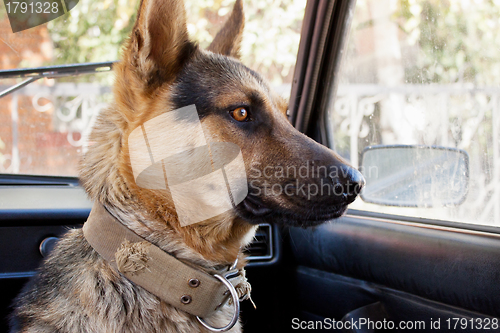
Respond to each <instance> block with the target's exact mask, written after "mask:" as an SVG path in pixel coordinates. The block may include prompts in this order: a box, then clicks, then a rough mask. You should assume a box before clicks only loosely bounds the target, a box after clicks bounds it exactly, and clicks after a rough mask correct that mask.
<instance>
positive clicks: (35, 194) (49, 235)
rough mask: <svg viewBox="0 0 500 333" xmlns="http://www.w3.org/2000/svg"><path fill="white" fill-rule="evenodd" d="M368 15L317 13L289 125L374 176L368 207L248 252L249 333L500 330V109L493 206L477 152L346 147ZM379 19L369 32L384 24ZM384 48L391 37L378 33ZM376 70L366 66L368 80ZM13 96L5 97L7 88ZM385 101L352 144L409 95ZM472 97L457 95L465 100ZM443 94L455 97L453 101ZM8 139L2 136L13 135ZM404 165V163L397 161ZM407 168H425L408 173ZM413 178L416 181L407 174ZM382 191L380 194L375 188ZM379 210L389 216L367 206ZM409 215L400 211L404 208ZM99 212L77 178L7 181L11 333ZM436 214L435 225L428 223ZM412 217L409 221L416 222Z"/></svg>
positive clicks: (283, 232) (1, 235)
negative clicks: (32, 284)
mask: <svg viewBox="0 0 500 333" xmlns="http://www.w3.org/2000/svg"><path fill="white" fill-rule="evenodd" d="M384 1H385V0H384ZM389 2H390V1H388V2H387V3H389ZM410 2H411V1H410ZM364 4H365V2H364V1H360V0H358V1H357V2H356V1H354V0H336V1H329V0H309V1H307V4H306V6H305V10H304V18H303V23H302V28H301V36H300V43H299V48H298V54H297V58H296V65H295V72H294V74H293V81H292V86H291V95H290V104H289V119H290V122H291V123H292V124H293V125H294V126H295V127H296V128H297V129H298V130H299V131H301V132H303V133H305V134H307V135H308V136H310V137H311V138H313V139H314V140H316V141H318V142H319V143H321V144H323V145H325V146H328V147H330V148H334V149H336V150H337V151H338V152H339V153H340V154H341V155H342V156H343V157H345V158H346V159H350V161H351V163H352V164H353V165H355V166H356V167H358V168H359V167H361V166H363V167H366V169H364V170H362V173H363V174H364V175H365V178H366V179H367V187H366V189H365V190H364V192H363V193H362V198H358V199H357V201H356V203H357V202H358V201H359V202H361V203H360V204H358V205H353V206H352V207H351V208H350V209H349V210H348V212H347V214H346V215H345V216H343V217H341V218H339V219H336V220H334V221H329V222H327V223H324V224H322V225H319V226H316V227H312V228H300V227H289V228H283V227H280V226H279V223H277V224H262V225H260V227H259V229H258V232H257V235H256V237H255V239H254V240H253V242H252V243H251V245H250V246H249V247H248V248H247V249H246V250H245V252H246V253H247V254H248V255H249V264H248V266H247V269H246V270H247V277H248V279H249V281H250V283H251V285H252V299H253V301H254V302H255V305H256V308H255V309H254V308H253V306H252V304H251V303H250V302H242V304H241V306H242V311H241V321H242V324H243V329H244V332H246V333H251V332H288V331H297V330H306V329H308V330H313V331H318V332H320V331H328V332H387V331H394V332H399V331H407V330H409V331H411V330H416V331H420V332H433V331H439V332H500V327H499V326H498V317H499V316H500V297H498V295H500V283H499V277H500V229H499V226H500V224H499V223H500V220H498V218H499V215H495V214H500V213H498V206H500V201H499V200H500V194H499V190H498V189H499V188H500V159H499V154H500V149H499V145H500V144H499V142H500V134H499V129H500V121H499V119H500V114H499V109H498V108H493V109H492V111H487V112H486V113H485V116H484V117H483V118H482V119H483V120H482V121H486V120H485V119H490V118H491V119H492V120H491V121H492V122H491V124H490V125H488V126H490V127H488V128H490V130H489V131H490V132H488V133H491V138H490V139H488V140H490V141H488V142H489V143H488V147H490V148H491V149H490V148H488V150H487V152H488V154H493V155H492V156H493V157H492V159H493V160H494V163H496V164H494V166H492V167H491V174H490V175H489V176H488V177H489V178H488V177H487V180H490V181H491V182H490V184H492V185H491V186H490V188H489V191H490V192H488V194H487V195H485V196H483V197H481V198H479V197H480V195H479V194H478V193H479V192H478V191H477V188H476V185H475V183H478V182H481V181H483V180H484V179H483V180H480V179H479V177H478V173H477V172H475V171H474V170H476V169H474V168H476V167H477V163H479V162H477V161H474V158H475V156H476V155H474V154H475V153H474V152H473V149H472V148H470V149H469V148H467V146H464V145H460V144H453V143H452V142H451V140H449V141H448V144H444V143H443V142H442V141H433V142H432V141H431V142H430V143H429V141H425V140H424V141H421V142H410V144H406V142H405V141H401V142H398V141H397V140H396V142H389V141H384V140H382V139H380V138H381V137H382V136H380V137H377V138H378V139H373V140H372V141H370V142H369V143H368V144H365V143H366V142H365V141H363V140H362V139H360V137H355V138H354V139H353V138H352V137H348V136H346V139H345V140H344V141H341V140H339V134H338V133H340V132H339V131H340V130H339V131H336V129H339V128H341V126H340V123H341V122H340V121H338V122H337V123H336V124H335V125H334V126H335V127H334V128H333V130H332V125H331V124H332V123H333V122H334V121H333V120H332V119H341V118H335V117H336V116H332V112H334V111H335V110H337V111H338V110H340V111H338V112H339V113H340V114H342V112H343V111H342V110H343V109H342V105H341V104H340V102H339V103H337V104H335V101H339V100H340V98H344V99H346V98H351V97H352V96H358V95H359V96H361V95H362V94H361V93H359V94H358V95H356V94H355V93H352V94H351V95H349V94H344V93H343V90H342V89H346V88H345V85H344V84H345V82H346V79H345V78H344V76H343V74H342V73H343V71H345V67H344V66H346V64H347V63H348V62H349V59H346V58H349V56H346V54H347V55H349V54H350V53H349V52H351V51H349V50H350V48H349V45H352V43H353V42H352V40H353V38H354V37H355V36H357V35H355V34H354V32H352V29H354V28H353V27H358V28H359V27H360V24H358V23H359V22H358V21H356V20H358V19H357V18H356V17H357V16H356V15H357V14H356V13H357V12H356V11H357V10H358V7H359V6H363V5H364ZM372 6H374V5H373V4H372ZM436 6H438V5H436ZM360 10H362V9H360ZM365 21H366V20H365ZM375 21H376V20H372V21H369V22H371V23H370V24H372V25H375V24H376V23H373V22H375ZM359 29H361V28H359ZM374 29H375V28H374ZM375 30H376V29H375ZM422 34H423V33H422ZM353 36H354V37H353ZM374 36H378V35H377V33H376V32H375V34H374ZM360 38H361V37H360ZM367 38H368V37H367ZM350 43H351V44H350ZM112 67H113V62H107V63H97V64H84V65H74V66H66V67H64V66H53V67H50V68H35V69H23V70H19V69H10V70H0V79H6V78H17V79H23V80H26V79H27V80H30V78H37V79H40V78H43V77H70V76H72V75H75V73H79V74H82V73H94V72H96V71H102V70H103V68H104V70H111V71H112ZM363 68H364V67H363V66H361V65H360V66H359V68H358V69H357V70H359V71H362V70H363ZM23 82H25V81H23ZM0 83H1V82H0ZM29 83H31V82H29ZM388 86H390V85H388ZM1 87H2V89H0V91H2V90H4V89H3V88H6V86H1ZM21 88H22V86H21V87H19V88H18V89H21ZM361 88H365V89H368V90H369V89H371V88H370V87H367V86H363V87H361ZM361 88H359V89H361ZM373 89H375V88H373ZM384 89H386V90H380V91H378V90H377V91H375V90H374V91H373V92H372V93H371V95H370V96H368V95H367V96H368V97H369V98H371V99H372V100H373V99H375V100H374V101H372V102H370V103H371V104H369V106H367V107H365V108H364V109H362V107H361V106H359V105H361V103H362V102H363V101H365V102H366V100H368V98H365V99H364V100H362V99H361V97H360V99H358V100H357V103H358V104H357V105H358V106H359V110H361V113H360V115H359V117H360V118H356V114H350V115H347V116H345V119H350V121H351V123H350V126H351V127H350V128H347V127H346V128H347V129H344V130H345V131H347V133H351V132H352V128H354V121H355V120H356V119H360V120H359V126H358V127H359V128H360V129H361V130H360V132H362V129H363V126H364V125H363V124H364V122H366V121H369V119H372V118H371V117H372V116H371V115H372V114H377V115H378V116H375V118H376V117H382V116H381V111H380V110H382V109H383V108H384V107H385V106H384V105H386V104H387V103H390V102H391V98H392V97H391V96H396V93H393V92H389V90H387V89H389V88H384ZM398 89H400V90H398V91H399V92H400V93H401V94H406V95H405V96H407V97H405V99H404V101H405V103H409V102H411V100H412V98H413V97H412V96H414V94H413V93H407V92H405V90H404V89H409V88H398ZM443 89H444V88H443ZM461 89H462V88H461ZM463 89H465V88H463ZM464 91H465V90H464ZM464 91H462V90H460V91H459V92H458V93H457V94H458V95H464V94H465V92H464ZM474 93H479V94H480V93H484V94H486V95H487V96H489V97H487V98H488V101H490V100H493V99H494V98H496V97H491V96H495V95H494V93H493V92H491V93H490V92H488V91H486V90H481V91H479V90H477V91H475V92H473V93H472V94H474ZM412 94H413V95H412ZM422 94H424V93H422ZM439 94H446V90H442V91H441V92H439ZM439 94H437V93H436V94H435V95H439ZM488 94H489V95H488ZM4 95H5V96H7V94H6V93H5V91H4V92H3V93H2V92H0V96H2V97H0V103H2V102H1V101H2V99H3V100H6V97H3V96H4ZM345 96H347V97H345ZM350 96H351V97H350ZM381 96H389V97H387V98H386V97H381ZM439 96H441V95H439ZM384 98H385V99H384ZM346 100H347V99H346ZM394 100H397V96H396V97H394ZM351 101H352V98H351ZM495 101H496V99H495ZM349 103H350V102H346V104H345V105H349ZM366 103H368V102H366ZM384 103H385V104H384ZM432 103H434V102H432ZM436 103H437V102H436ZM492 103H493V102H492ZM334 104H335V106H334ZM366 105H368V104H366ZM370 105H371V106H370ZM425 105H428V104H425ZM425 105H424V107H425ZM474 105H476V104H474ZM370 107H372V109H370ZM332 110H334V111H332ZM356 110H358V109H356ZM363 110H364V111H363ZM366 110H369V111H366ZM370 110H371V111H370ZM363 112H364V113H363ZM370 112H372V113H370ZM412 112H413V111H412ZM414 112H416V111H414ZM488 112H489V113H488ZM339 117H340V116H339ZM349 117H350V118H349ZM439 117H440V116H439V114H437V113H434V114H433V115H431V119H432V118H439ZM450 117H451V116H450ZM488 117H489V118H488ZM342 119H344V118H342ZM386 120H387V119H386ZM388 121H390V119H389V120H388ZM488 121H489V120H488ZM413 123H415V122H413ZM464 123H465V120H464ZM476 125H477V124H476ZM370 126H371V125H370V124H368V125H367V127H366V128H368V129H367V130H366V131H367V133H372V132H370V131H373V127H370ZM384 126H385V125H384ZM471 126H472V125H471ZM477 126H479V125H477ZM424 127H425V126H424ZM491 128H492V129H491ZM349 131H351V132H349ZM403 131H404V129H403ZM433 131H435V132H438V131H439V129H436V130H433ZM452 131H453V130H452V129H450V130H449V133H452ZM447 133H448V132H447ZM462 134H463V133H462ZM356 135H357V134H356ZM370 135H371V134H368V136H370ZM436 135H439V134H436ZM478 135H479V134H478ZM488 135H489V134H488ZM3 136H4V133H1V132H0V137H3ZM464 136H465V134H463V136H462V138H463V137H464ZM342 140H343V139H342ZM377 140H378V141H377ZM464 140H465V139H464ZM478 140H479V139H478ZM342 142H344V143H345V142H347V143H348V144H350V146H347V147H350V148H351V149H350V150H349V148H347V150H346V149H344V148H342V147H346V146H345V145H344V146H343V145H342V144H343V143H342ZM360 142H363V144H361V143H360ZM457 142H458V141H457ZM455 143H456V142H455ZM353 145H356V149H355V150H354V152H355V154H358V153H359V155H356V157H354V155H353V154H351V155H350V156H349V152H350V151H353V150H352V148H353ZM373 146H378V147H373ZM381 147H382V148H383V149H381ZM402 147H404V148H405V149H401V148H402ZM374 148H375V149H374ZM408 148H409V149H408ZM388 149H392V150H388ZM398 149H399V150H398ZM346 151H347V152H348V153H345V152H346ZM426 152H427V153H426ZM344 153H345V154H344ZM383 153H386V155H387V156H388V157H385V158H382V160H384V161H386V162H384V161H379V160H378V159H377V158H379V157H380V156H382V155H380V154H383ZM370 154H372V155H370ZM377 154H379V155H377ZM412 154H414V155H415V156H416V155H418V157H419V158H420V159H421V160H422V159H425V161H426V162H427V163H430V164H431V165H432V166H435V165H443V168H440V169H439V170H440V171H439V174H437V173H436V170H435V168H434V167H432V168H427V169H426V167H421V169H419V170H420V171H419V172H418V175H417V176H415V178H411V179H410V181H408V177H406V176H405V175H407V174H412V175H416V174H417V172H416V171H415V172H414V167H415V163H414V162H413V161H414V157H415V156H413V155H412ZM374 156H375V157H374ZM377 156H378V157H377ZM384 156H385V155H384ZM422 156H424V157H422ZM390 158H394V159H395V160H393V162H387V161H388V159H390ZM353 159H355V161H353ZM405 159H408V161H410V160H409V159H411V161H410V162H408V164H407V165H406V164H404V161H405ZM394 161H397V163H400V162H401V163H400V164H397V163H396V162H394ZM449 161H452V164H449ZM377 163H378V165H380V166H381V170H382V171H381V172H380V173H379V174H378V175H376V176H372V175H369V174H368V172H367V170H368V168H369V167H370V166H373V165H377ZM384 163H385V164H384ZM447 163H448V164H447ZM402 165H404V166H402ZM492 165H493V164H492ZM391 168H392V169H391ZM405 168H406V169H407V173H403V171H405V170H406V169H405ZM457 169H458V170H459V171H460V172H457ZM384 170H386V171H385V172H384ZM415 170H416V169H415ZM422 170H423V171H422ZM396 175H399V176H396ZM457 175H459V176H460V177H459V176H457ZM397 177H400V178H397ZM440 177H441V178H440ZM453 177H455V178H453ZM457 177H458V178H457ZM403 178H404V179H403ZM481 179H482V178H481ZM495 182H496V183H495ZM370 184H374V185H373V187H372V188H370ZM377 184H378V185H377ZM388 184H389V185H388ZM452 185H453V186H452ZM377 186H378V187H377ZM391 186H392V187H391ZM398 186H399V187H398ZM414 187H415V188H417V190H414ZM451 187H453V191H452V190H450V188H451ZM419 189H420V190H419ZM422 189H424V190H422ZM440 189H447V191H445V192H443V191H442V192H443V193H444V194H443V193H441V192H440ZM419 191H421V192H419ZM432 191H434V192H432ZM431 192H432V193H438V192H439V193H441V194H440V197H439V198H440V199H439V200H440V202H439V203H437V201H436V200H437V199H436V200H434V201H432V200H430V199H429V197H428V196H427V197H426V195H427V194H426V193H431ZM395 193H396V194H395ZM427 199H429V200H430V201H426V200H427ZM363 200H364V202H365V203H363ZM439 200H438V201H439ZM474 200H475V201H474ZM469 201H474V202H479V204H478V207H479V208H478V210H476V211H467V209H466V208H465V209H464V210H458V208H457V209H456V211H455V210H454V211H453V214H455V215H454V216H455V217H456V218H447V217H446V216H445V215H443V214H441V213H436V212H437V210H433V209H434V208H428V207H430V206H431V205H440V206H445V207H446V208H445V209H447V210H446V212H449V211H451V210H453V209H454V208H449V207H459V206H461V207H464V206H463V205H466V204H467V202H469ZM367 203H368V204H367ZM363 204H364V205H369V206H363ZM373 206H377V207H378V208H377V209H370V208H366V207H373ZM395 206H398V207H397V209H393V207H395ZM91 207H92V203H91V202H90V201H89V200H88V199H87V197H86V194H85V192H84V191H83V189H82V188H81V187H80V185H79V183H78V179H77V178H76V177H57V176H31V175H21V174H14V173H12V174H9V173H3V174H0V230H1V232H0V290H1V295H2V296H1V298H0V314H1V322H0V331H7V330H8V315H9V313H10V312H11V308H10V306H11V303H12V300H13V299H14V297H15V296H16V295H17V294H18V293H19V292H20V290H21V288H22V287H23V285H24V284H25V283H26V282H27V281H28V280H29V278H30V277H31V276H33V275H34V274H35V272H36V269H37V267H38V266H39V264H40V262H41V261H42V260H43V259H44V258H45V257H46V256H47V255H48V254H49V253H50V251H51V249H52V248H53V247H54V245H55V244H56V243H57V240H58V237H60V236H61V235H62V234H64V233H65V232H66V231H67V230H68V229H71V228H81V227H82V225H83V223H84V222H85V221H86V218H87V217H88V214H89V212H90V209H91ZM426 209H427V211H426V212H427V213H425V214H423V215H419V213H418V212H417V211H420V210H426ZM436 209H437V208H436ZM406 211H408V212H409V213H404V212H406ZM464 211H465V212H464ZM483 211H488V212H490V211H491V215H487V218H486V220H488V221H490V223H480V222H477V223H476V222H474V220H473V219H472V218H470V216H476V217H477V220H478V221H480V217H481V216H482V215H481V214H482V213H483ZM401 212H403V213H401ZM439 212H441V211H439ZM450 214H451V213H450ZM465 214H469V215H467V216H465ZM484 214H490V213H484ZM462 215H463V216H462ZM433 216H435V217H433ZM443 216H444V217H443ZM488 216H489V217H488ZM462 217H463V218H462ZM459 220H460V221H459ZM463 220H468V221H469V222H464V221H463ZM483 220H484V219H483ZM495 222H496V225H495ZM335 323H336V324H335ZM353 323H357V324H353ZM370 323H371V324H370ZM392 325H394V326H392Z"/></svg>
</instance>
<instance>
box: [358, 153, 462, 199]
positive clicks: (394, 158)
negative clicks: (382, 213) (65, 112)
mask: <svg viewBox="0 0 500 333" xmlns="http://www.w3.org/2000/svg"><path fill="white" fill-rule="evenodd" d="M360 171H361V173H362V174H363V176H364V177H365V179H366V186H365V188H364V189H363V191H362V192H361V198H362V199H363V201H365V202H369V203H375V204H379V205H385V206H404V207H440V206H451V205H460V204H461V203H462V202H463V201H464V200H465V198H466V196H467V192H468V185H469V155H468V154H467V152H465V151H464V150H461V149H456V148H447V147H438V146H406V145H395V146H373V147H367V148H366V149H365V150H364V151H363V152H362V154H361V162H360Z"/></svg>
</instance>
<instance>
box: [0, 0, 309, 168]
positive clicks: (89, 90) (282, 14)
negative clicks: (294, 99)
mask: <svg viewBox="0 0 500 333" xmlns="http://www.w3.org/2000/svg"><path fill="white" fill-rule="evenodd" d="M138 3H139V1H138V0H133V1H123V0H111V1H90V0H80V1H78V4H77V5H76V6H75V7H74V8H73V9H71V10H70V11H69V13H68V14H66V15H63V16H61V17H59V18H56V19H54V20H52V21H50V22H48V23H46V24H42V25H39V26H37V27H34V28H31V29H28V30H24V31H21V32H17V33H13V32H12V30H11V26H10V25H9V20H8V17H7V12H6V11H7V8H6V7H5V6H4V4H3V3H2V4H0V70H7V69H14V68H27V67H40V66H54V65H65V64H74V63H93V62H105V61H114V60H117V59H118V57H119V52H120V47H121V44H122V42H123V41H124V39H125V38H126V37H127V36H128V34H129V32H130V30H131V28H132V25H133V22H134V21H135V17H134V16H135V13H136V11H137V10H136V8H137V6H138ZM185 3H186V11H187V18H188V30H189V32H190V34H191V37H192V38H193V39H194V40H197V41H198V42H199V44H200V46H201V47H202V48H205V47H207V46H208V45H209V44H210V42H211V40H212V39H213V37H214V36H215V34H216V33H217V31H218V30H219V29H220V28H221V26H222V24H223V23H224V22H225V20H226V18H227V17H228V14H229V13H230V11H231V9H232V6H233V5H234V0H217V1H213V0H210V1H209V0H202V1H195V0H187V1H185ZM305 3H306V1H305V0H283V1H279V2H276V1H272V0H264V1H245V3H244V5H245V15H246V22H247V23H246V27H245V31H244V36H243V43H242V50H241V53H242V62H243V63H244V64H246V65H247V66H249V67H251V68H252V69H255V70H257V71H259V72H260V73H263V75H264V76H265V77H266V78H267V79H268V80H269V81H270V82H271V84H272V85H273V86H275V88H276V90H277V91H278V92H279V93H280V94H282V95H283V96H288V95H289V94H290V88H291V81H292V76H293V71H294V65H295V59H296V55H297V49H298V45H299V39H300V31H301V25H302V18H303V16H304V10H305ZM11 10H12V8H11ZM21 81H22V80H21V79H12V78H10V79H0V93H1V92H2V91H3V90H5V89H7V88H9V87H10V86H12V85H14V84H17V83H19V82H21ZM112 83H113V74H112V73H111V72H103V73H99V74H92V75H78V76H67V77H64V78H58V79H43V80H39V81H37V82H35V83H32V84H30V85H28V86H26V87H25V88H23V89H21V90H18V91H16V92H15V93H12V94H9V95H8V96H6V97H3V98H0V173H6V174H36V175H57V176H77V175H78V169H77V168H78V161H79V160H80V158H81V156H82V154H83V153H84V152H85V151H86V149H87V148H88V142H87V137H88V134H89V132H90V129H91V127H92V124H93V122H94V121H95V118H96V116H97V115H98V114H99V111H100V110H102V108H105V107H106V106H107V105H108V104H109V103H110V101H111V100H112V94H111V85H112Z"/></svg>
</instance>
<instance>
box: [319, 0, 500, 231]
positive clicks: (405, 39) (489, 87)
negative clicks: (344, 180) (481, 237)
mask: <svg viewBox="0 0 500 333" xmlns="http://www.w3.org/2000/svg"><path fill="white" fill-rule="evenodd" d="M499 28H500V2H498V1H489V0H474V1H472V0H462V1H453V0H450V1H440V0H358V1H357V4H356V9H355V12H354V14H353V18H352V26H351V30H350V34H349V39H348V43H347V44H348V45H347V48H346V51H345V55H344V57H343V61H342V66H341V70H340V74H339V75H340V78H339V84H338V90H337V93H336V97H335V99H334V100H333V101H332V103H330V105H331V106H330V107H329V109H328V114H327V124H328V131H329V133H330V136H331V138H332V139H331V143H330V144H331V145H332V146H334V147H335V149H336V150H337V151H338V152H339V153H340V154H341V155H342V156H344V157H345V158H347V159H349V160H350V161H351V163H352V164H353V165H355V166H356V167H360V166H361V165H360V159H361V154H362V152H363V150H364V149H366V147H370V146H377V145H385V146H387V145H417V146H426V147H429V146H438V147H440V148H443V147H451V148H454V149H457V150H456V151H459V152H460V151H462V152H464V154H466V155H468V164H469V182H468V185H467V186H466V187H465V188H463V189H462V190H461V191H465V192H466V193H465V194H464V198H463V200H460V201H457V202H450V203H449V204H445V205H438V206H432V205H431V206H429V205H427V206H426V205H421V206H418V205H417V207H401V206H396V205H394V204H393V205H385V204H375V203H368V202H364V201H362V200H360V199H358V200H357V201H356V202H355V203H354V204H353V205H352V208H354V209H360V210H366V211H373V212H380V213H386V214H397V215H406V216H414V217H424V218H430V219H437V220H445V221H455V222H465V223H473V224H481V225H493V226H500V109H499V108H500V99H499V97H500V86H499V84H500V61H499V60H500V52H498V50H499V49H500V38H499V37H498V33H497V32H498V30H499ZM332 96H333V95H332ZM464 156H465V155H464ZM428 161H430V160H428ZM422 162H424V161H423V160H422V159H420V161H418V163H422ZM391 163H393V164H394V165H393V166H392V169H393V170H394V173H396V172H399V171H401V169H402V168H403V166H402V165H403V164H404V163H406V162H405V161H404V158H401V159H399V160H396V162H395V163H394V162H391ZM464 163H465V162H464ZM433 166H434V167H438V166H439V163H437V162H436V163H433ZM398 168H399V170H398ZM365 172H366V170H365ZM464 174H465V171H464ZM432 185H433V184H432V183H430V184H427V185H426V186H429V189H430V188H431V187H432ZM434 185H435V184H434ZM408 186H409V185H408ZM421 186H424V185H422V184H421ZM441 186H442V187H447V188H451V187H452V186H453V184H451V183H448V184H442V185H441ZM434 187H436V186H434Z"/></svg>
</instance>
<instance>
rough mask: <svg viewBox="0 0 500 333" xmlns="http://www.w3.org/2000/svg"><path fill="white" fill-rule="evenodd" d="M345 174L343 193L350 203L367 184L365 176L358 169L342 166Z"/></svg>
mask: <svg viewBox="0 0 500 333" xmlns="http://www.w3.org/2000/svg"><path fill="white" fill-rule="evenodd" d="M341 169H342V174H343V175H344V177H345V178H344V184H343V194H344V197H345V199H346V200H347V202H348V203H351V202H353V201H354V199H356V197H357V196H358V194H359V193H360V192H361V190H362V189H363V187H364V186H365V184H366V181H365V177H363V175H362V174H361V172H359V171H358V170H356V169H354V168H353V167H350V166H347V165H346V166H341Z"/></svg>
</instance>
